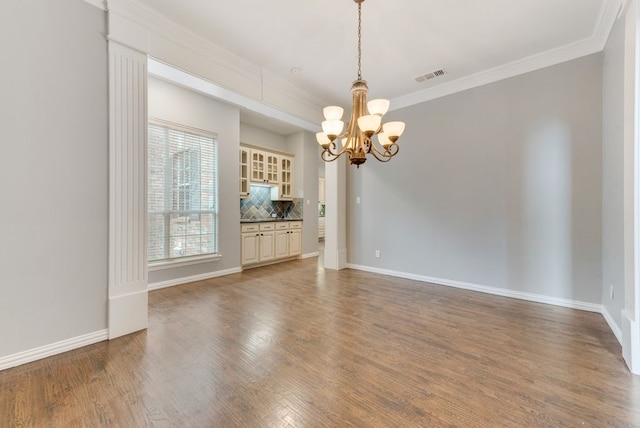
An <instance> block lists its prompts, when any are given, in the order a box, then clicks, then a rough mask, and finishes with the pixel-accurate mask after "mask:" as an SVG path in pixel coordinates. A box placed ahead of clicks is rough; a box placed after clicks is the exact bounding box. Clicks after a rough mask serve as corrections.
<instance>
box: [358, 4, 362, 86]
mask: <svg viewBox="0 0 640 428" xmlns="http://www.w3.org/2000/svg"><path fill="white" fill-rule="evenodd" d="M361 33H362V2H359V3H358V80H362V34H361Z"/></svg>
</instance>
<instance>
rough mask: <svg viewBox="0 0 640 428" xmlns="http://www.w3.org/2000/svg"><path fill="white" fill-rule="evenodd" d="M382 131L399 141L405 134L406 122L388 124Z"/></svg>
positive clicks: (383, 126)
mask: <svg viewBox="0 0 640 428" xmlns="http://www.w3.org/2000/svg"><path fill="white" fill-rule="evenodd" d="M382 129H383V130H384V133H385V134H386V135H387V136H389V138H391V137H395V138H396V139H397V138H398V137H400V136H401V135H402V133H403V132H404V122H387V123H385V124H384V125H382Z"/></svg>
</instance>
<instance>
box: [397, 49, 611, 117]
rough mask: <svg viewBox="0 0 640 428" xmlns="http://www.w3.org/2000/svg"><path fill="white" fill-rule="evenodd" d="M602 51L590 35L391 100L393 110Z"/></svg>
mask: <svg viewBox="0 0 640 428" xmlns="http://www.w3.org/2000/svg"><path fill="white" fill-rule="evenodd" d="M601 50H602V46H601V43H600V41H598V40H596V39H594V38H589V39H585V40H582V41H579V42H576V43H572V44H570V45H566V46H563V47H560V48H557V49H552V50H549V51H546V52H543V53H540V54H537V55H533V56H530V57H528V58H524V59H521V60H518V61H513V62H511V63H508V64H505V65H501V66H499V67H495V68H491V69H489V70H484V71H481V72H479V73H476V74H472V75H470V76H466V77H463V78H460V79H456V80H452V81H450V82H447V83H444V84H442V85H438V86H434V87H432V88H427V89H423V90H421V91H418V92H413V93H411V94H407V95H404V96H401V97H397V98H394V99H392V100H391V105H393V109H392V110H398V109H401V108H405V107H410V106H412V105H416V104H420V103H423V102H426V101H430V100H434V99H436V98H441V97H445V96H447V95H452V94H455V93H457V92H462V91H466V90H468V89H473V88H476V87H479V86H483V85H487V84H489V83H494V82H497V81H500V80H504V79H508V78H510V77H514V76H518V75H521V74H525V73H529V72H532V71H535V70H539V69H542V68H546V67H550V66H552V65H556V64H560V63H562V62H566V61H570V60H572V59H576V58H580V57H583V56H586V55H590V54H593V53H596V52H599V51H601Z"/></svg>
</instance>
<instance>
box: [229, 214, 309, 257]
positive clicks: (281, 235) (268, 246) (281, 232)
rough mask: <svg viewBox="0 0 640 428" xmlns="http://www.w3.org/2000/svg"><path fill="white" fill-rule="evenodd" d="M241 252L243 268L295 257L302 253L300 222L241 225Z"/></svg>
mask: <svg viewBox="0 0 640 428" xmlns="http://www.w3.org/2000/svg"><path fill="white" fill-rule="evenodd" d="M241 251H242V256H241V263H242V265H243V266H246V265H252V264H256V263H266V262H271V261H277V260H279V259H288V258H291V257H297V256H299V255H300V254H301V253H302V222H301V221H282V222H264V223H251V224H242V225H241Z"/></svg>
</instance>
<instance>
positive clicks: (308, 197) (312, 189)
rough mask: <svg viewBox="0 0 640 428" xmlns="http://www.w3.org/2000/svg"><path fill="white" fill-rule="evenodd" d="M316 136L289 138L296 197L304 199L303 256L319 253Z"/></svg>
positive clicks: (302, 135)
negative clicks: (293, 161)
mask: <svg viewBox="0 0 640 428" xmlns="http://www.w3.org/2000/svg"><path fill="white" fill-rule="evenodd" d="M315 138H316V137H315V135H313V134H311V133H309V132H298V133H295V134H292V135H290V136H288V137H287V147H288V151H290V152H291V153H294V154H295V155H296V161H295V165H294V177H295V189H294V192H295V196H296V197H297V198H303V200H304V211H303V216H304V217H303V218H304V222H303V223H302V254H303V255H304V254H313V253H316V252H318V169H317V165H318V157H317V156H318V152H317V146H318V143H316V142H315V141H316V140H315Z"/></svg>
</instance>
